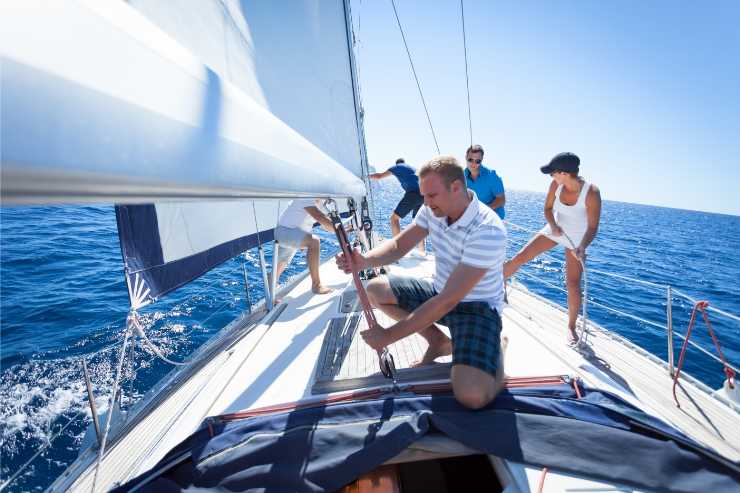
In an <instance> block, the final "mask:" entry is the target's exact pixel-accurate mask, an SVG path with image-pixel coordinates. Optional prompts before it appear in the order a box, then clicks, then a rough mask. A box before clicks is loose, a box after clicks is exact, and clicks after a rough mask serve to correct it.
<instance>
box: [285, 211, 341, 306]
mask: <svg viewBox="0 0 740 493" xmlns="http://www.w3.org/2000/svg"><path fill="white" fill-rule="evenodd" d="M314 221H317V222H318V223H319V224H320V225H321V227H322V228H324V229H325V230H326V231H328V232H330V233H333V232H334V226H333V225H332V222H331V219H329V218H328V217H327V216H326V214H324V213H323V212H321V209H319V201H318V200H314V199H297V200H294V201H293V202H291V204H290V205H289V206H288V208H287V209H285V211H283V213H282V214H281V215H280V219H278V225H277V228H275V239H276V240H277V241H278V243H279V244H280V248H279V249H278V264H277V279H278V280H280V275H281V274H282V273H283V271H284V270H285V268H286V267H287V266H288V264H289V263H290V261H291V260H292V259H293V255H295V252H296V251H297V250H298V249H299V248H306V249H307V250H308V251H307V252H306V257H307V260H308V272H309V273H310V274H311V289H312V290H313V292H314V293H316V294H326V293H329V292H331V288H328V287H326V286H324V285H322V284H321V278H320V277H319V260H320V254H321V244H320V241H319V238H318V237H317V236H316V235H313V234H311V230H312V229H313V224H314Z"/></svg>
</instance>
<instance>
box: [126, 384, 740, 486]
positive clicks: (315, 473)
mask: <svg viewBox="0 0 740 493" xmlns="http://www.w3.org/2000/svg"><path fill="white" fill-rule="evenodd" d="M434 433H441V434H443V435H446V436H448V437H449V438H452V439H453V440H456V441H458V442H460V443H462V444H463V445H465V446H467V447H469V448H472V449H475V450H479V451H481V453H485V454H492V455H495V456H498V457H501V458H503V459H505V460H509V461H513V462H517V463H524V464H529V465H533V466H538V467H548V468H550V469H554V470H557V471H560V472H566V473H572V474H575V475H577V476H584V477H588V478H593V479H595V480H601V481H606V482H608V483H617V484H622V485H629V486H632V487H634V488H636V489H639V490H643V491H644V490H647V491H671V492H674V491H680V492H694V491H712V492H725V491H727V492H730V491H733V492H734V491H738V486H740V466H738V465H737V464H734V463H730V462H729V461H725V460H723V459H722V458H721V457H720V456H718V455H717V454H715V453H714V452H713V451H711V450H707V449H705V448H703V447H701V446H700V445H698V444H696V443H695V442H693V441H692V440H691V439H689V438H687V437H686V436H684V435H682V434H681V433H680V432H678V431H677V430H675V429H673V428H671V427H670V426H668V425H666V424H664V423H663V422H661V421H659V420H658V419H656V418H653V417H651V416H649V415H647V414H645V413H644V412H642V411H641V410H639V409H637V408H635V407H634V406H632V405H630V404H629V403H627V402H625V401H624V400H622V399H621V398H619V397H617V396H616V395H614V394H610V393H608V392H604V391H599V390H597V389H593V388H588V387H587V388H585V389H583V392H582V396H581V398H579V396H577V395H576V394H575V391H574V390H573V387H571V386H570V385H567V384H563V385H560V386H543V387H529V388H521V389H509V390H507V391H505V392H502V393H501V394H500V395H499V396H498V397H497V398H496V400H495V401H494V402H493V403H491V404H489V405H488V406H486V407H485V408H483V409H481V410H478V411H475V412H471V411H469V410H467V409H465V408H463V407H462V406H461V405H460V404H459V403H457V401H456V400H455V398H454V396H453V395H452V394H451V393H447V394H436V395H432V396H417V395H414V394H411V393H406V394H404V393H400V394H399V393H392V394H391V393H389V394H388V395H386V396H383V397H381V398H375V399H370V400H365V401H351V402H343V403H339V404H331V405H317V406H314V407H309V408H305V409H296V410H293V411H290V412H279V413H274V414H267V415H263V416H256V417H252V418H247V419H242V420H237V421H229V420H222V419H220V418H219V417H213V418H208V419H207V421H206V422H205V423H204V424H203V426H201V428H200V429H199V430H198V431H197V432H196V433H194V434H193V435H191V436H190V437H189V438H188V439H186V440H185V441H183V442H182V443H181V444H180V445H178V446H177V447H176V448H175V449H173V450H172V451H171V452H170V453H169V454H168V455H167V456H165V458H164V459H162V460H161V461H160V463H159V464H158V465H157V466H155V467H153V468H152V469H151V471H150V472H149V473H145V474H143V475H142V476H140V477H138V478H136V479H134V480H132V481H130V482H129V483H127V484H125V485H123V486H121V487H119V488H117V489H115V490H114V491H115V492H117V493H118V492H124V491H134V490H135V491H142V492H149V491H152V492H154V491H171V492H174V491H181V492H191V491H192V492H196V491H197V492H203V491H337V490H338V489H340V488H341V487H342V486H344V485H346V484H347V483H349V482H351V481H353V480H354V479H356V478H357V477H358V476H360V475H362V474H364V473H366V472H369V471H371V470H373V469H375V468H376V467H377V466H379V465H381V464H383V463H384V462H386V461H388V460H390V459H392V458H394V457H396V456H397V455H398V454H399V453H401V452H402V451H403V450H404V449H405V448H407V447H408V446H409V445H411V444H412V443H414V442H415V441H417V440H419V439H420V438H421V437H423V436H425V435H428V434H434ZM481 489H482V488H481Z"/></svg>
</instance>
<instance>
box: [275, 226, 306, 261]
mask: <svg viewBox="0 0 740 493" xmlns="http://www.w3.org/2000/svg"><path fill="white" fill-rule="evenodd" d="M306 236H310V233H306V232H305V231H303V230H302V229H300V228H286V227H285V226H278V227H277V228H275V239H276V240H277V242H278V243H279V244H280V247H279V249H278V262H285V263H286V264H287V263H288V262H290V261H291V260H292V259H293V255H295V252H296V251H298V249H299V248H301V243H303V240H305V239H306Z"/></svg>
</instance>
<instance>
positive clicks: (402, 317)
mask: <svg viewBox="0 0 740 493" xmlns="http://www.w3.org/2000/svg"><path fill="white" fill-rule="evenodd" d="M419 179H420V185H421V193H422V195H423V196H424V206H423V207H422V208H421V210H420V211H419V214H417V216H416V219H415V220H414V222H413V224H412V225H411V226H410V227H408V228H406V229H405V230H404V231H402V232H401V233H400V234H399V235H398V236H396V237H395V238H394V239H393V240H391V241H387V242H385V243H383V244H382V245H380V246H378V247H377V248H374V249H373V250H371V251H369V252H367V253H366V254H365V255H362V254H360V253H359V252H357V251H354V252H353V253H352V255H353V261H354V265H355V267H356V268H357V269H364V268H368V267H377V266H380V265H386V264H388V263H391V262H394V261H395V260H397V259H399V258H401V257H402V256H403V255H405V254H406V253H407V252H408V251H410V250H411V249H412V248H413V247H414V245H416V244H418V243H419V242H420V241H421V240H423V239H424V238H426V237H427V236H429V238H430V240H431V242H432V246H433V247H434V251H435V252H436V266H435V270H436V273H435V277H434V283H432V282H429V281H427V280H425V279H417V278H412V277H401V276H390V277H387V278H386V277H377V278H375V279H373V280H372V281H370V283H369V284H368V287H367V289H368V295H369V297H370V301H371V302H372V304H373V305H374V306H375V307H377V308H379V309H380V310H382V311H383V312H385V313H386V314H388V315H389V316H390V317H391V318H393V319H395V320H397V323H395V324H394V325H392V326H391V327H389V328H388V329H384V328H383V327H380V326H375V327H370V328H369V329H368V330H366V331H364V332H362V337H363V338H364V339H365V342H367V344H369V345H370V346H371V347H373V348H374V349H376V350H379V349H382V348H383V347H385V346H388V345H389V344H392V343H394V342H396V341H398V340H400V339H403V338H404V337H407V336H409V335H411V334H413V333H415V332H418V333H420V334H421V335H422V336H423V337H424V338H425V339H426V340H427V341H428V342H429V349H428V350H427V352H426V354H425V355H424V358H423V359H422V361H421V362H420V364H428V363H432V362H433V361H434V359H435V358H437V357H439V356H443V355H447V354H450V353H452V373H451V377H450V378H451V380H452V389H453V392H454V394H455V397H456V399H457V400H458V401H459V402H460V403H461V404H462V405H464V406H466V407H468V408H471V409H479V408H481V407H483V406H485V405H486V404H488V403H489V402H490V401H491V400H493V398H494V397H495V395H496V393H497V392H498V391H499V390H500V389H501V387H502V384H503V358H502V357H501V356H502V355H501V342H500V341H501V317H500V311H501V306H502V304H503V297H504V290H503V271H502V266H503V262H504V259H505V256H506V229H505V228H504V225H503V223H502V221H501V219H500V218H499V217H498V215H496V213H495V212H493V211H492V210H491V209H490V208H488V207H487V206H485V205H483V204H481V203H480V202H479V201H478V199H477V198H476V196H475V193H473V192H471V191H468V189H467V187H466V185H465V175H464V174H463V169H462V167H461V166H460V165H459V164H458V163H457V161H456V160H455V158H453V157H449V156H439V157H436V158H434V159H432V160H431V161H429V162H428V163H427V164H425V165H424V166H423V167H422V168H421V169H420V170H419ZM337 264H338V265H339V267H340V268H341V269H343V270H344V271H345V272H348V267H347V262H346V260H345V259H344V257H343V256H342V255H341V254H340V255H339V256H337ZM437 321H439V322H440V323H441V324H443V325H446V326H447V327H449V329H450V333H451V334H452V340H450V338H448V337H447V336H446V335H445V334H444V333H443V332H442V331H441V330H440V329H439V328H438V327H436V326H435V325H434V323H435V322H437Z"/></svg>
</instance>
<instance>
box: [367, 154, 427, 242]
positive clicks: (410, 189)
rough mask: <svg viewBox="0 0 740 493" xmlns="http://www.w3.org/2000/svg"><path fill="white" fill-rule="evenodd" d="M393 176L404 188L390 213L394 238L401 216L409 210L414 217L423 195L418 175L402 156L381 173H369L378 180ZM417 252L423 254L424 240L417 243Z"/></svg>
mask: <svg viewBox="0 0 740 493" xmlns="http://www.w3.org/2000/svg"><path fill="white" fill-rule="evenodd" d="M391 175H393V176H395V177H396V178H397V179H398V181H399V182H400V183H401V187H402V188H403V190H404V194H403V197H402V198H401V200H400V201H399V202H398V205H397V206H396V209H395V210H394V211H393V214H391V233H393V237H394V238H395V237H396V236H398V234H399V233H400V232H401V218H402V217H406V216H407V215H408V213H409V212H411V217H412V218H414V217H416V213H417V212H419V208H420V207H421V206H422V205H423V204H424V197H422V196H421V193H419V177H418V176H416V170H415V169H414V168H412V167H411V166H409V165H408V164H406V161H404V159H403V158H398V159H396V164H395V165H394V166H391V167H390V168H388V169H387V170H386V171H383V172H382V173H370V178H371V179H373V180H380V179H382V178H386V177H388V176H391ZM418 248H419V253H421V254H422V255H424V254H425V253H424V242H423V241H422V242H421V243H419V246H418Z"/></svg>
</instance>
